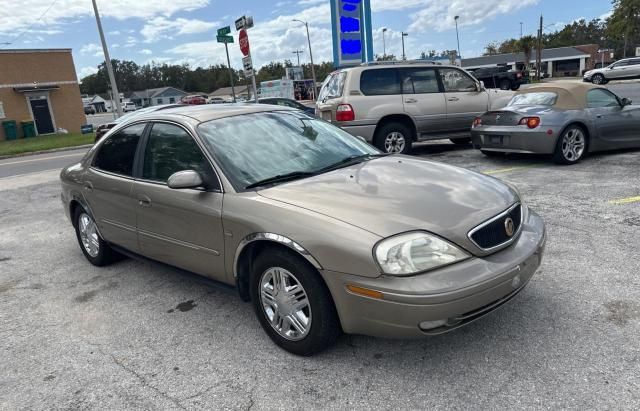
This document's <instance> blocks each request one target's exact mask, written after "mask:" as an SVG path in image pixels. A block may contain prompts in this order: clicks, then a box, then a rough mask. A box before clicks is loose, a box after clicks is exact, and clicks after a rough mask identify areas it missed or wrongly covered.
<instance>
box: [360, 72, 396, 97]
mask: <svg viewBox="0 0 640 411" xmlns="http://www.w3.org/2000/svg"><path fill="white" fill-rule="evenodd" d="M360 91H362V94H364V95H365V96H388V95H392V94H400V81H399V80H398V71H397V70H396V69H378V70H365V71H363V72H362V74H361V75H360Z"/></svg>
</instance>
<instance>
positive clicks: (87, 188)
mask: <svg viewBox="0 0 640 411" xmlns="http://www.w3.org/2000/svg"><path fill="white" fill-rule="evenodd" d="M83 188H84V189H85V191H89V192H91V191H93V184H91V182H90V181H86V182H85V183H84V186H83Z"/></svg>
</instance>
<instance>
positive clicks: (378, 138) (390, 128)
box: [373, 123, 413, 154]
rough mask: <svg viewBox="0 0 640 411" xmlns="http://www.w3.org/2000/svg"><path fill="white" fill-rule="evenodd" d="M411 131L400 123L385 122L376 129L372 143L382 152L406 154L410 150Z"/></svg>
mask: <svg viewBox="0 0 640 411" xmlns="http://www.w3.org/2000/svg"><path fill="white" fill-rule="evenodd" d="M412 142H413V132H412V131H411V129H410V128H409V127H407V126H405V125H404V124H402V123H387V124H385V125H383V126H382V127H380V128H379V129H378V130H376V134H375V137H374V139H373V144H374V145H375V146H376V147H378V148H379V149H380V150H382V152H384V153H392V154H408V153H409V152H411V144H412Z"/></svg>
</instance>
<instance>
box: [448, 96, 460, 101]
mask: <svg viewBox="0 0 640 411" xmlns="http://www.w3.org/2000/svg"><path fill="white" fill-rule="evenodd" d="M459 100H460V99H459V98H458V97H449V98H448V99H447V101H459Z"/></svg>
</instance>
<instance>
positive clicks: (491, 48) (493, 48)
mask: <svg viewBox="0 0 640 411" xmlns="http://www.w3.org/2000/svg"><path fill="white" fill-rule="evenodd" d="M499 47H500V45H499V44H498V42H496V41H493V42H491V43H489V44H487V45H486V46H485V48H484V53H482V55H483V56H493V55H495V54H498V48H499Z"/></svg>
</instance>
